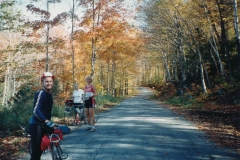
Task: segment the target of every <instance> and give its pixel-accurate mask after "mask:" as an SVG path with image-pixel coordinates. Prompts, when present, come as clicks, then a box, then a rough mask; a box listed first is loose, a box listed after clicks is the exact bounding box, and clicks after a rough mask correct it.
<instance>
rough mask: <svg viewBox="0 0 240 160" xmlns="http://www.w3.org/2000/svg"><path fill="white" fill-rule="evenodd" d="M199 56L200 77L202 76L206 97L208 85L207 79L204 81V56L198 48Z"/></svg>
mask: <svg viewBox="0 0 240 160" xmlns="http://www.w3.org/2000/svg"><path fill="white" fill-rule="evenodd" d="M197 54H198V58H199V65H200V75H201V82H202V88H203V94H204V95H205V96H206V95H207V87H206V83H205V79H204V70H203V61H202V55H201V52H200V50H199V48H197Z"/></svg>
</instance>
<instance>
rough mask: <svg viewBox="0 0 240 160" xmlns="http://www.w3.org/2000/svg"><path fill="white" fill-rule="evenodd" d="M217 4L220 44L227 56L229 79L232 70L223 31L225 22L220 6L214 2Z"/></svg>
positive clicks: (224, 31) (224, 30)
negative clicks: (220, 35)
mask: <svg viewBox="0 0 240 160" xmlns="http://www.w3.org/2000/svg"><path fill="white" fill-rule="evenodd" d="M216 2H217V6H218V11H219V17H220V26H221V31H222V32H221V33H222V39H221V44H222V46H223V48H224V53H225V54H226V56H227V62H228V69H229V77H230V79H231V78H232V69H231V63H230V54H229V50H228V41H227V36H226V29H225V22H224V19H223V16H222V11H221V7H220V4H219V2H218V0H216Z"/></svg>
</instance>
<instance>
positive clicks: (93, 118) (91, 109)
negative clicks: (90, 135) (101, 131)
mask: <svg viewBox="0 0 240 160" xmlns="http://www.w3.org/2000/svg"><path fill="white" fill-rule="evenodd" d="M90 116H91V121H92V126H95V117H94V108H90Z"/></svg>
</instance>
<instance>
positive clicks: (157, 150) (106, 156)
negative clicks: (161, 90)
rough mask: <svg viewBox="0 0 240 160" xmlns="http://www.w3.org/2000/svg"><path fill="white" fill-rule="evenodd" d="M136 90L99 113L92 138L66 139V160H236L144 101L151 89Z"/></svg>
mask: <svg viewBox="0 0 240 160" xmlns="http://www.w3.org/2000/svg"><path fill="white" fill-rule="evenodd" d="M139 90H140V94H139V95H137V96H134V97H132V98H129V99H126V100H124V101H123V102H122V103H120V104H119V105H117V106H115V107H114V108H113V109H111V110H109V111H106V112H104V113H101V114H100V116H99V119H98V122H97V124H96V131H95V132H90V131H85V129H86V126H82V127H80V128H79V129H77V130H74V131H73V132H72V133H70V134H68V135H65V136H64V140H63V141H62V149H63V150H64V152H66V153H68V158H67V160H80V159H82V160H225V159H226V160H237V159H240V154H237V153H235V152H233V151H231V150H230V149H228V148H223V147H219V146H217V145H216V144H215V143H213V142H211V141H209V140H208V139H207V137H206V135H205V134H204V133H203V132H202V131H199V130H198V128H197V127H196V126H195V125H194V124H193V123H191V122H189V121H186V120H184V118H183V117H181V116H179V115H176V114H174V113H172V112H171V111H170V110H169V109H167V108H165V107H164V106H161V105H159V104H158V103H157V102H155V101H151V100H148V97H149V96H150V95H152V94H153V93H152V91H151V90H150V89H148V88H139ZM26 159H27V158H26ZM28 159H29V158H28ZM45 159H46V160H49V157H48V156H47V155H44V156H43V158H42V160H45Z"/></svg>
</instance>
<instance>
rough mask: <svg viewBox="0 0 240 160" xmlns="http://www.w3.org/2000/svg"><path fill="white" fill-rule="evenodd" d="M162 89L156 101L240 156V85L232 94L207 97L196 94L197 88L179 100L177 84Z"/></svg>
mask: <svg viewBox="0 0 240 160" xmlns="http://www.w3.org/2000/svg"><path fill="white" fill-rule="evenodd" d="M158 90H159V91H157V92H156V97H155V98H157V100H158V101H160V103H163V105H164V106H166V107H167V108H169V109H171V110H172V111H173V112H174V113H177V114H179V115H182V116H183V117H184V118H185V119H187V120H190V121H192V122H193V123H194V124H196V125H197V127H198V128H199V129H200V130H202V131H203V132H205V133H206V135H207V137H208V138H209V139H210V140H211V141H213V142H215V143H216V144H218V145H219V146H225V147H229V148H231V149H232V150H234V151H236V152H238V153H240V102H239V100H240V99H239V96H240V87H239V86H236V88H235V89H234V91H232V92H225V93H224V94H216V93H213V94H211V95H209V96H207V97H204V98H203V97H202V96H201V95H199V96H196V95H195V93H197V92H198V91H197V90H198V89H197V87H196V88H194V87H193V88H192V90H191V91H186V92H185V93H184V94H183V95H182V96H178V97H176V96H173V95H176V87H175V86H174V85H167V86H162V87H161V89H160V88H159V89H158ZM155 91H156V90H155ZM166 95H168V96H166ZM190 95H191V96H190ZM169 96H172V98H170V97H169ZM193 97H195V98H194V100H192V99H193ZM173 99H174V100H173ZM187 99H188V100H187ZM187 101H188V102H189V103H187ZM182 102H184V103H182Z"/></svg>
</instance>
